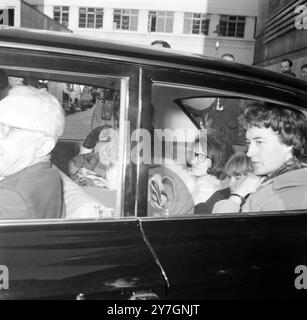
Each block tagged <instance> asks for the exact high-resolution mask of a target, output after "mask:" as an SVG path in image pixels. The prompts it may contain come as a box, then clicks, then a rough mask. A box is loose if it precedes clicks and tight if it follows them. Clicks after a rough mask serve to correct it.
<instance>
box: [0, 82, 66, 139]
mask: <svg viewBox="0 0 307 320" xmlns="http://www.w3.org/2000/svg"><path fill="white" fill-rule="evenodd" d="M1 102H3V103H8V104H10V105H14V107H15V109H14V110H16V108H17V111H19V112H20V114H19V116H20V117H22V116H25V115H26V118H27V120H28V119H31V124H30V125H31V128H33V129H35V130H40V131H43V132H46V134H48V135H50V136H52V137H54V138H55V140H58V139H59V137H60V136H61V135H62V134H63V131H64V126H65V115H64V111H63V108H62V106H61V105H60V103H59V101H58V100H57V99H56V98H55V97H54V96H53V95H51V94H50V93H48V92H47V91H46V89H37V88H34V87H31V86H24V85H18V86H16V87H13V88H12V89H11V90H10V91H9V93H8V96H7V97H6V98H4V99H3V100H2V101H1ZM16 117H18V115H16Z"/></svg>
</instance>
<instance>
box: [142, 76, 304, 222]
mask: <svg viewBox="0 0 307 320" xmlns="http://www.w3.org/2000/svg"><path fill="white" fill-rule="evenodd" d="M266 102H268V101H267V100H266V99H263V98H260V97H253V96H240V95H237V94H235V93H233V94H231V93H230V92H227V91H225V92H222V91H219V92H215V91H214V90H210V89H208V88H201V87H192V86H183V85H179V84H178V85H176V84H168V83H159V82H157V83H153V84H152V98H151V104H152V106H153V110H154V112H153V116H152V126H153V127H152V129H151V130H152V132H153V136H154V139H153V145H152V162H151V164H150V166H149V178H148V208H147V212H148V216H149V217H159V218H161V217H169V216H190V217H191V216H195V215H199V214H204V215H206V214H212V212H213V208H214V205H215V203H216V202H217V201H219V200H223V199H228V198H229V197H230V193H231V185H232V180H231V176H229V175H228V174H227V171H226V169H225V165H226V163H227V161H228V160H229V158H230V157H231V156H232V155H233V154H238V153H240V154H242V155H244V156H245V157H246V158H248V157H247V156H246V153H247V150H248V144H247V142H246V132H245V130H244V129H243V128H242V126H241V125H240V121H239V118H240V117H241V116H242V114H243V113H244V111H245V110H246V109H247V108H251V107H253V108H260V107H261V106H263V105H264V104H265V103H266ZM269 102H272V101H269ZM275 103H276V102H275ZM202 133H204V134H205V135H206V139H207V140H206V146H205V147H203V146H202V148H201V150H199V146H197V147H198V149H197V150H196V149H195V140H196V139H197V138H199V137H200V135H201V134H202ZM198 144H200V143H198ZM219 153H220V154H221V156H220V157H217V156H216V155H217V154H219ZM191 157H192V158H191ZM193 157H194V158H193ZM302 160H303V161H304V157H302ZM202 161H203V162H204V163H201V162H202ZM249 161H250V160H249ZM214 162H215V163H214ZM206 165H208V166H209V167H206ZM250 166H251V167H252V164H250ZM216 168H218V170H217V169H216ZM251 172H252V169H251ZM231 210H232V209H231V208H229V210H228V211H227V210H226V211H225V213H226V212H227V214H231ZM272 210H273V211H274V208H273V209H272ZM276 210H278V209H276ZM259 211H260V210H259ZM233 213H234V214H237V212H235V211H234V212H233ZM259 213H260V212H259Z"/></svg>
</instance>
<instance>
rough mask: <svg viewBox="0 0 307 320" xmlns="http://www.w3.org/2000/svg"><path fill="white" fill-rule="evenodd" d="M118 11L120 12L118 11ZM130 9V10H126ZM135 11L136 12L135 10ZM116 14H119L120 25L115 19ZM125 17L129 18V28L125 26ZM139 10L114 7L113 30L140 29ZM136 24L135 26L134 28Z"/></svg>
mask: <svg viewBox="0 0 307 320" xmlns="http://www.w3.org/2000/svg"><path fill="white" fill-rule="evenodd" d="M116 11H118V12H116ZM125 11H128V12H125ZM134 11H135V12H134ZM115 16H119V25H118V23H117V21H115ZM124 18H128V28H127V29H125V28H124V27H123V24H124V21H123V20H124ZM138 20H139V10H138V9H121V8H114V9H113V30H121V31H138ZM134 25H135V28H133V27H134Z"/></svg>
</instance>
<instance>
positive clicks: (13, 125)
mask: <svg viewBox="0 0 307 320" xmlns="http://www.w3.org/2000/svg"><path fill="white" fill-rule="evenodd" d="M63 129H64V114H63V110H62V107H61V106H60V104H59V102H58V101H57V100H56V98H54V97H53V96H52V95H50V94H49V93H47V92H46V91H45V90H39V89H36V88H33V87H26V86H17V87H14V88H12V89H11V90H10V91H9V94H8V96H7V97H5V98H4V99H3V100H1V101H0V218H1V219H30V218H32V219H40V218H59V217H61V213H62V209H63V208H62V206H63V201H62V183H61V177H60V174H59V172H58V170H57V169H56V168H54V167H52V166H51V162H50V153H51V151H52V149H53V148H54V146H55V143H56V141H57V139H58V138H59V137H60V136H61V134H62V133H63Z"/></svg>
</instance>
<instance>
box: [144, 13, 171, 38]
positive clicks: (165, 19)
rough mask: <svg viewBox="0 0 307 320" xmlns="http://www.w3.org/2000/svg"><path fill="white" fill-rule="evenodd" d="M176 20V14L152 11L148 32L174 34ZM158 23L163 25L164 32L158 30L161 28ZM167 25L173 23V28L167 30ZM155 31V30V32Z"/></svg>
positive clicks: (149, 15) (149, 16)
mask: <svg viewBox="0 0 307 320" xmlns="http://www.w3.org/2000/svg"><path fill="white" fill-rule="evenodd" d="M174 19H175V12H174V11H167V10H164V11H163V10H150V11H149V12H148V32H161V33H173V32H174ZM158 23H160V24H163V25H162V28H161V29H163V30H157V29H159V28H160V27H161V26H158ZM167 23H171V27H169V30H167V28H168V26H167ZM153 29H154V30H153Z"/></svg>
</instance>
